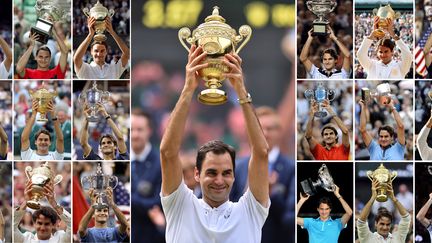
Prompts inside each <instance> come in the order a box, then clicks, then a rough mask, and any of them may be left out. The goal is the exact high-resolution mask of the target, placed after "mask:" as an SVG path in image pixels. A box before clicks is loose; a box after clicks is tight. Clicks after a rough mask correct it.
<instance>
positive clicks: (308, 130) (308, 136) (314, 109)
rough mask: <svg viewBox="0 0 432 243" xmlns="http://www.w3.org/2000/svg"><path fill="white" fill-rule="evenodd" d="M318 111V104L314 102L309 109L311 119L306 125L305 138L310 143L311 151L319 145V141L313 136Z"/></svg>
mask: <svg viewBox="0 0 432 243" xmlns="http://www.w3.org/2000/svg"><path fill="white" fill-rule="evenodd" d="M317 111H318V104H317V102H316V101H315V100H312V101H311V103H310V109H309V118H308V122H307V124H306V133H305V138H306V140H307V141H308V143H309V150H311V151H312V150H313V149H314V148H315V146H316V145H317V144H318V141H317V140H316V139H315V138H314V137H313V136H312V130H313V125H314V120H315V115H314V114H315V112H317Z"/></svg>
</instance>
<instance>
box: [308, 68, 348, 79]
mask: <svg viewBox="0 0 432 243" xmlns="http://www.w3.org/2000/svg"><path fill="white" fill-rule="evenodd" d="M309 75H310V76H311V78H313V79H347V78H348V75H349V73H347V72H346V71H345V69H343V68H342V69H341V70H337V69H333V70H332V71H331V72H330V74H327V72H326V71H325V70H323V69H321V68H317V66H315V65H314V64H312V67H311V69H310V71H309Z"/></svg>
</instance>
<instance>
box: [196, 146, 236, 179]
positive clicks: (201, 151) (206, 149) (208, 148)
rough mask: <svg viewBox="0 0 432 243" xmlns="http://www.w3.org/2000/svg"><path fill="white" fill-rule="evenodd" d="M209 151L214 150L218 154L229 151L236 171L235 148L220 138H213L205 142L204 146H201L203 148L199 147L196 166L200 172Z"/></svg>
mask: <svg viewBox="0 0 432 243" xmlns="http://www.w3.org/2000/svg"><path fill="white" fill-rule="evenodd" d="M208 152H213V153H214V154H216V155H220V154H225V153H229V155H230V157H231V162H232V165H233V172H234V171H235V150H234V148H233V147H231V146H230V145H228V144H226V143H224V142H222V141H220V140H213V141H209V142H207V143H205V144H204V145H203V146H201V148H199V149H198V153H197V157H196V167H197V169H198V172H200V173H201V168H202V163H203V161H204V159H205V157H206V154H207V153H208Z"/></svg>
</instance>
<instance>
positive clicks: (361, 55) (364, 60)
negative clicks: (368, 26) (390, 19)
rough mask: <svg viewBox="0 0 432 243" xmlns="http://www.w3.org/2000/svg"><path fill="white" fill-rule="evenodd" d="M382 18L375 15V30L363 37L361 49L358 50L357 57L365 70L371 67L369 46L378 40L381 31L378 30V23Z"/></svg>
mask: <svg viewBox="0 0 432 243" xmlns="http://www.w3.org/2000/svg"><path fill="white" fill-rule="evenodd" d="M379 21H380V19H379V17H377V16H375V17H374V23H373V31H371V34H370V35H369V36H368V37H366V36H365V37H363V41H362V43H361V44H360V47H359V49H358V50H357V53H356V54H357V58H358V61H359V63H360V65H362V67H363V68H364V69H365V70H369V68H370V64H371V59H370V58H369V55H368V53H369V47H370V46H371V45H372V42H373V41H375V40H377V38H378V36H377V34H378V33H379V32H378V31H377V30H378V28H379V27H378V23H379Z"/></svg>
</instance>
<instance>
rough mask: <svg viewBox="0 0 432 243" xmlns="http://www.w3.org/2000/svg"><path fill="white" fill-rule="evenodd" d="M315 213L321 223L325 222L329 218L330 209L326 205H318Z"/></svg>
mask: <svg viewBox="0 0 432 243" xmlns="http://www.w3.org/2000/svg"><path fill="white" fill-rule="evenodd" d="M317 211H318V213H319V215H320V219H321V220H322V221H325V220H327V219H328V218H329V217H330V212H331V208H330V206H329V205H328V204H326V203H320V205H319V206H318V208H317Z"/></svg>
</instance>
